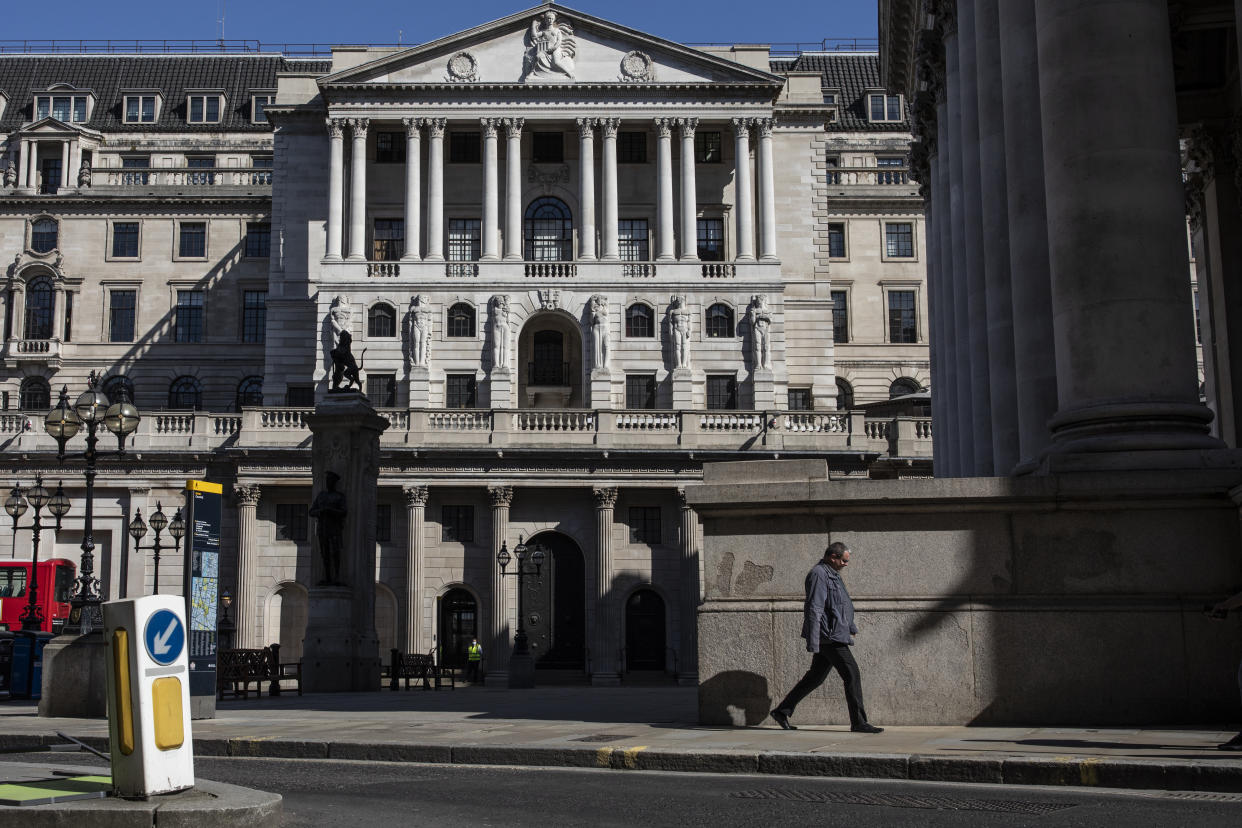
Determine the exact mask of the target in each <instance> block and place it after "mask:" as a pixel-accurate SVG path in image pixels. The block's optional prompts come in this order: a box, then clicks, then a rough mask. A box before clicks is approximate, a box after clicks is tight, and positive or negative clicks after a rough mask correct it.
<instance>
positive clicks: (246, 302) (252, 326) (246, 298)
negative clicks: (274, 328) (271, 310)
mask: <svg viewBox="0 0 1242 828" xmlns="http://www.w3.org/2000/svg"><path fill="white" fill-rule="evenodd" d="M266 335H267V291H266V290H247V291H245V292H244V293H243V294H242V342H262V341H263V339H264V338H265V337H266Z"/></svg>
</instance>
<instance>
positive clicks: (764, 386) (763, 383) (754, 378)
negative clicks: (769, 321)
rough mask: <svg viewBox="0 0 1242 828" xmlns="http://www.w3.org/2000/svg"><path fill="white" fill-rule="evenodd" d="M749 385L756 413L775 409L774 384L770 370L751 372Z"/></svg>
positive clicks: (759, 369) (761, 369)
mask: <svg viewBox="0 0 1242 828" xmlns="http://www.w3.org/2000/svg"><path fill="white" fill-rule="evenodd" d="M750 385H751V390H752V391H753V392H754V395H755V410H756V411H766V410H770V409H773V408H775V407H776V391H775V387H776V382H775V378H774V375H773V373H772V369H771V368H756V369H755V370H754V371H752V372H751V374H750Z"/></svg>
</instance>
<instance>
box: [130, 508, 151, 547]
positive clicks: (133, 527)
mask: <svg viewBox="0 0 1242 828" xmlns="http://www.w3.org/2000/svg"><path fill="white" fill-rule="evenodd" d="M146 534H147V524H146V523H145V522H144V521H143V519H142V510H141V509H136V510H134V519H133V520H131V521H130V522H129V536H130V537H131V538H133V539H134V540H135V541H140V540H142V539H143V537H144V536H145V535H146Z"/></svg>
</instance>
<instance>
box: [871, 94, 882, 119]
mask: <svg viewBox="0 0 1242 828" xmlns="http://www.w3.org/2000/svg"><path fill="white" fill-rule="evenodd" d="M871 120H873V121H883V120H884V96H883V95H872V96H871Z"/></svg>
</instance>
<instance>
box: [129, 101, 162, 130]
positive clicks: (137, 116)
mask: <svg viewBox="0 0 1242 828" xmlns="http://www.w3.org/2000/svg"><path fill="white" fill-rule="evenodd" d="M124 111H125V116H124V120H125V123H127V124H153V123H155V121H156V119H157V118H159V116H160V115H159V113H160V96H159V95H156V94H142V95H139V94H134V95H126V96H125V110H124Z"/></svg>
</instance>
